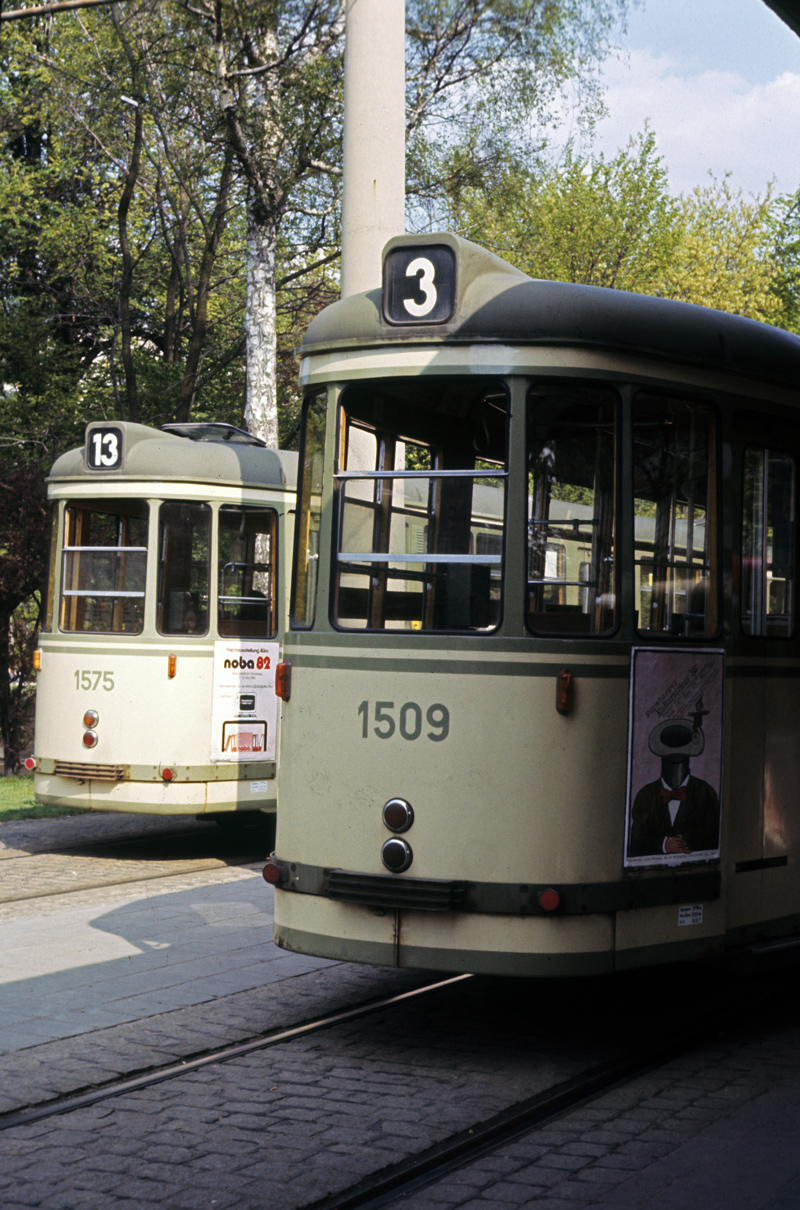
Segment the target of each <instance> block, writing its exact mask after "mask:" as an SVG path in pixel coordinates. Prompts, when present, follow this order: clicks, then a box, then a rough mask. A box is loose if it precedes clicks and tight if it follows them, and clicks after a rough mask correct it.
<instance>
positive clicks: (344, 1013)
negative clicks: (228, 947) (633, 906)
mask: <svg viewBox="0 0 800 1210" xmlns="http://www.w3.org/2000/svg"><path fill="white" fill-rule="evenodd" d="M471 978H473V976H472V975H454V976H452V977H449V978H447V979H442V980H437V981H436V982H434V983H431V984H425V985H424V986H423V987H419V988H412V989H411V990H410V991H405V992H399V993H397V994H396V995H393V996H382V997H380V998H378V999H375V1000H370V1001H368V1002H367V1003H365V1004H360V1005H356V1006H354V1007H352V1008H345V1009H338V1010H336V1011H334V1012H331V1013H328V1014H326V1015H324V1016H320V1017H317V1018H316V1019H315V1020H313V1021H306V1022H302V1023H300V1024H298V1025H292V1026H289V1027H286V1028H283V1029H277V1030H274V1031H269V1032H267V1033H264V1034H259V1035H258V1036H257V1037H253V1038H248V1039H246V1040H243V1041H241V1042H237V1043H233V1044H231V1045H227V1046H223V1047H219V1048H217V1049H215V1050H209V1051H203V1052H199V1053H196V1054H194V1055H189V1056H187V1057H186V1058H185V1059H181V1060H180V1061H179V1062H177V1063H169V1064H165V1065H164V1066H160V1067H150V1068H146V1069H144V1070H141V1071H138V1072H133V1073H130V1074H128V1075H126V1076H125V1077H123V1078H121V1079H120V1078H118V1079H114V1080H108V1081H104V1082H103V1083H100V1084H96V1085H93V1086H91V1087H86V1088H82V1089H78V1090H76V1091H75V1092H72V1093H69V1094H67V1095H65V1096H61V1097H58V1098H55V1099H53V1100H49V1101H45V1102H41V1103H39V1104H36V1105H28V1106H26V1107H25V1108H23V1109H15V1110H12V1111H11V1112H9V1113H4V1114H0V1131H3V1130H9V1129H10V1128H12V1127H14V1126H25V1125H28V1124H30V1123H32V1122H38V1121H41V1120H42V1119H44V1118H49V1117H54V1116H56V1115H58V1114H63V1113H70V1112H73V1111H74V1110H76V1109H83V1108H85V1107H86V1106H89V1105H95V1104H97V1103H98V1102H99V1101H105V1100H110V1099H111V1098H112V1097H118V1096H123V1095H124V1094H125V1093H127V1092H134V1091H138V1090H139V1089H142V1088H148V1087H151V1086H152V1085H154V1084H161V1083H163V1082H164V1081H165V1080H171V1079H175V1078H176V1077H178V1076H183V1075H187V1074H188V1073H190V1072H192V1071H198V1070H200V1069H201V1068H203V1067H210V1066H213V1065H214V1064H216V1063H224V1062H226V1061H228V1060H230V1059H236V1058H239V1057H241V1056H242V1055H247V1054H251V1053H252V1052H253V1051H257V1050H266V1049H268V1048H269V1047H270V1046H277V1045H278V1044H279V1043H281V1042H290V1041H293V1040H294V1039H297V1038H304V1037H307V1036H308V1035H309V1034H312V1033H318V1032H319V1031H320V1030H323V1029H330V1028H332V1027H333V1026H335V1025H341V1024H343V1023H344V1022H348V1021H353V1020H356V1019H357V1018H359V1017H365V1016H368V1015H369V1014H371V1013H376V1012H379V1011H381V1010H382V1009H385V1008H390V1007H392V1006H394V1005H397V1004H401V1003H403V1002H405V1001H408V1000H412V999H415V998H417V997H419V996H422V995H425V994H427V993H429V992H435V991H439V990H440V989H441V988H445V987H451V986H453V985H454V984H456V983H461V982H463V981H464V980H467V979H471Z"/></svg>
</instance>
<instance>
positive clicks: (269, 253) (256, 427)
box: [245, 206, 278, 449]
mask: <svg viewBox="0 0 800 1210" xmlns="http://www.w3.org/2000/svg"><path fill="white" fill-rule="evenodd" d="M253 209H254V207H252V206H248V211H249V213H248V223H247V309H246V312H245V336H246V340H247V399H246V403H245V422H246V424H247V427H248V429H249V431H250V432H251V433H252V434H253V436H254V437H260V438H261V440H262V441H266V443H267V445H269V446H271V447H272V448H274V449H277V448H278V398H277V377H278V374H277V363H278V353H277V337H276V322H277V293H276V288H275V264H276V258H277V231H276V229H275V227H274V225H273V224H271V223H259V222H258V220H257V218H256V216H255V215H254V214H253Z"/></svg>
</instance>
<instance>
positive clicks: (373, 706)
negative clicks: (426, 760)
mask: <svg viewBox="0 0 800 1210" xmlns="http://www.w3.org/2000/svg"><path fill="white" fill-rule="evenodd" d="M371 712H372V717H373V721H374V723H375V726H374V727H373V728H372V733H373V735H377V737H378V739H391V737H392V736H393V735H394V733H395V731H399V733H400V735H402V737H403V739H419V737H420V735H421V734H422V728H423V723H422V707H421V706H419V705H417V703H416V702H406V703H405V704H404V705H402V706H401V707H400V710H399V713H398V716H397V722H395V704H394V702H373V703H370V702H362V703H361V705H360V706H359V707H358V713H359V714H360V715H361V738H362V739H369V732H370V728H369V718H370V713H371ZM425 721H426V723H427V725H428V726H429V727H430V728H431V729H430V731H426V732H425V734H426V736H427V738H428V739H430V740H433V742H434V743H435V744H438V743H440V742H441V740H443V739H447V737H448V735H449V734H450V711H449V710H448V709H447V706H443V705H442V704H441V702H434V704H433V705H432V706H429V707H428V709H427V710H426V711H425Z"/></svg>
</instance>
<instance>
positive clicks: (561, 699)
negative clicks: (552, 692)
mask: <svg viewBox="0 0 800 1210" xmlns="http://www.w3.org/2000/svg"><path fill="white" fill-rule="evenodd" d="M574 705H575V678H574V676H573V675H572V673H571V672H568V671H567V669H566V668H564V669H562V671H561V672H559V674H558V676H557V677H556V710H557V711H558V713H559V714H569V712H570V711H571V710H572V707H573V706H574Z"/></svg>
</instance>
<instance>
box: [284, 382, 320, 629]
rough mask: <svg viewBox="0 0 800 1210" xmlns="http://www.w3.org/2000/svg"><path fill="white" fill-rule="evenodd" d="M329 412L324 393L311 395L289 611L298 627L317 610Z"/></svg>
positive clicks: (305, 410) (306, 413)
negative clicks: (323, 477) (326, 432)
mask: <svg viewBox="0 0 800 1210" xmlns="http://www.w3.org/2000/svg"><path fill="white" fill-rule="evenodd" d="M326 413H327V398H326V396H325V393H324V392H319V393H318V394H316V395H310V396H309V397H308V398H307V399H306V401H305V403H304V404H303V427H302V440H301V449H300V469H299V483H298V492H297V523H296V525H295V539H294V541H295V547H294V576H293V583H292V605H291V613H290V616H291V624H292V626H294V627H297V628H305V627H309V626H313V625H314V617H315V614H316V611H317V574H318V571H319V528H320V524H321V520H322V467H323V463H324V460H325V429H326Z"/></svg>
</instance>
